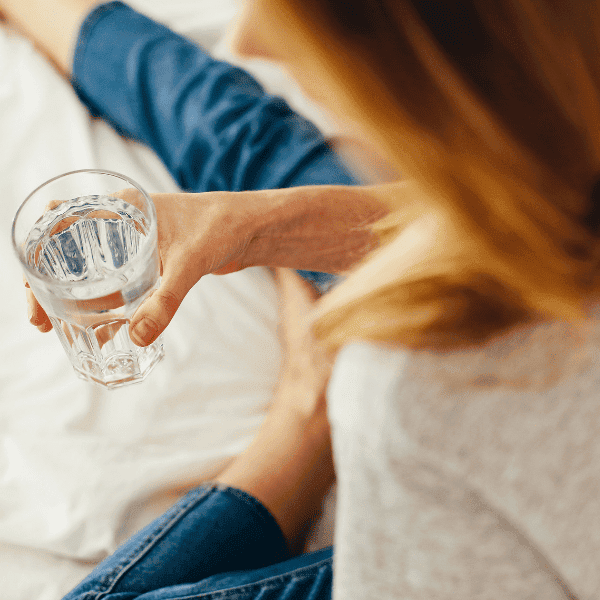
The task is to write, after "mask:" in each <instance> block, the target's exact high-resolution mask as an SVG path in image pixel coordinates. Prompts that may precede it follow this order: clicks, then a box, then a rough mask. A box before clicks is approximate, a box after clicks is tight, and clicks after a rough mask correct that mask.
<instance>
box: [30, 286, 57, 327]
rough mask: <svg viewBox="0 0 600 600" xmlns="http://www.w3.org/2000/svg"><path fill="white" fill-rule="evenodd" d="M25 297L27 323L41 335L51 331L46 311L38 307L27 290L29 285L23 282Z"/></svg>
mask: <svg viewBox="0 0 600 600" xmlns="http://www.w3.org/2000/svg"><path fill="white" fill-rule="evenodd" d="M25 295H26V297H27V316H28V318H29V322H30V323H31V324H32V325H35V327H37V328H38V329H39V330H40V331H41V332H42V333H46V332H48V331H50V330H51V329H52V323H51V322H50V319H49V318H48V315H47V314H46V311H45V310H44V309H43V308H42V307H41V306H40V303H39V302H38V301H37V300H36V298H35V296H34V295H33V292H32V291H31V289H30V288H29V284H28V283H27V281H25Z"/></svg>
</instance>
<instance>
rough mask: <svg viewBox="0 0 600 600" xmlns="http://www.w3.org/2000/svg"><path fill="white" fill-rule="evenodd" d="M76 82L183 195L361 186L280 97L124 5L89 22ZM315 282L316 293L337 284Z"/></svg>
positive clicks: (100, 11)
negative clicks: (152, 158) (154, 159)
mask: <svg viewBox="0 0 600 600" xmlns="http://www.w3.org/2000/svg"><path fill="white" fill-rule="evenodd" d="M72 82H73V85H74V88H75V90H76V91H77V93H78V95H79V97H80V99H81V100H82V101H83V102H84V103H85V104H86V105H87V107H88V108H89V109H90V111H91V112H92V114H94V115H95V116H100V117H102V118H104V119H105V120H107V121H108V122H109V123H111V124H112V125H113V126H114V127H115V128H116V129H117V131H119V132H120V133H121V134H123V135H125V136H127V137H130V138H133V139H136V140H138V141H140V142H142V143H144V144H146V145H148V146H149V147H151V148H152V149H153V150H154V151H155V152H156V153H157V155H158V156H159V157H160V159H161V160H162V161H163V163H164V164H165V165H166V167H167V169H168V170H169V171H170V173H171V175H172V176H173V177H174V179H175V180H176V181H177V183H178V184H179V186H180V187H181V188H182V189H183V190H187V191H193V192H205V191H213V190H228V191H240V190H257V189H273V188H281V187H294V186H300V185H319V184H338V185H353V184H355V183H356V182H355V181H354V179H353V178H352V176H351V175H350V174H349V172H348V171H347V169H346V168H345V167H344V166H343V165H342V164H341V162H340V161H339V160H338V158H337V157H336V155H335V154H334V153H333V152H332V151H331V150H330V149H329V147H328V145H327V143H326V141H325V139H324V138H323V136H322V135H321V133H320V132H319V130H318V129H317V128H316V127H315V126H314V125H312V124H311V123H310V122H309V121H307V120H306V119H304V118H302V117H300V116H299V115H297V114H296V113H294V112H293V111H292V110H291V109H290V108H289V106H288V105H287V104H286V103H285V102H284V101H283V100H282V99H281V98H278V97H275V96H271V95H269V94H267V93H265V91H264V90H263V88H262V87H261V86H260V84H259V83H258V82H257V81H256V80H255V79H253V78H252V77H251V76H250V75H249V74H248V73H246V72H245V71H244V70H242V69H239V68H237V67H234V66H232V65H230V64H228V63H225V62H222V61H218V60H215V59H213V58H212V57H211V56H209V55H208V54H207V53H206V52H205V51H204V50H202V48H200V47H199V46H198V45H196V44H194V43H192V42H190V41H189V40H187V39H185V38H184V37H182V36H180V35H177V34H175V33H174V32H172V31H171V30H169V29H168V28H166V27H164V26H162V25H160V24H158V23H155V22H154V21H152V20H151V19H148V18H147V17H145V16H143V15H141V14H139V13H137V12H135V11H134V10H132V9H131V8H129V7H128V6H126V5H125V4H123V3H121V2H110V3H108V4H103V5H100V6H99V7H97V8H96V9H94V10H93V11H92V12H91V13H90V14H89V15H88V17H87V18H86V19H85V21H84V23H83V25H82V27H81V30H80V33H79V38H78V42H77V46H76V50H75V57H74V63H73V75H72ZM308 273H309V272H301V274H302V275H303V276H304V277H305V278H307V279H309V280H312V281H313V282H315V283H316V284H317V285H319V283H320V282H322V283H324V284H325V286H326V287H327V282H330V280H331V279H332V276H320V275H318V276H314V277H313V276H311V275H309V274H308ZM325 280H327V281H325ZM321 291H324V290H321Z"/></svg>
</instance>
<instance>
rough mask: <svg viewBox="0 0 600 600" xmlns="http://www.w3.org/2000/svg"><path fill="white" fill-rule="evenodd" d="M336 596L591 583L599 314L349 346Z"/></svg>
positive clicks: (599, 587) (340, 414)
mask: <svg viewBox="0 0 600 600" xmlns="http://www.w3.org/2000/svg"><path fill="white" fill-rule="evenodd" d="M328 399H329V413H330V420H331V424H332V431H333V441H334V453H335V461H336V469H337V472H338V489H337V494H338V505H337V510H336V531H335V544H336V552H335V563H334V564H335V576H334V598H335V600H349V599H353V600H354V599H356V600H369V599H373V600H387V599H394V600H400V599H401V600H413V599H423V600H437V599H448V600H450V599H451V600H471V599H477V600H484V599H485V600H521V599H528V600H529V599H536V600H538V599H539V600H554V599H557V598H561V599H564V598H578V599H580V600H584V599H590V600H592V599H598V598H600V314H598V313H596V314H595V315H591V316H590V318H589V320H588V321H587V322H586V323H585V324H584V326H583V327H582V328H581V329H580V330H575V329H573V328H571V327H569V326H567V325H565V324H561V323H549V324H543V325H538V326H535V327H528V328H525V329H521V330H518V331H514V332H512V333H511V334H508V335H504V336H501V337H499V338H496V339H495V340H493V341H492V342H490V343H488V344H486V345H485V346H482V347H480V348H479V349H477V350H471V351H460V352H451V353H446V354H435V353H431V352H407V351H399V350H395V349H386V348H385V347H383V346H376V345H373V344H367V343H355V344H351V345H349V346H347V347H345V348H344V349H343V350H342V351H341V353H340V354H339V356H338V359H337V362H336V365H335V368H334V373H333V377H332V380H331V383H330V387H329V394H328Z"/></svg>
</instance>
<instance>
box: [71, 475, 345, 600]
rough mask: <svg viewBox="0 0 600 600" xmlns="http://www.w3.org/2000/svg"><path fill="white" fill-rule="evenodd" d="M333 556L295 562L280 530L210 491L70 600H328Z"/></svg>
mask: <svg viewBox="0 0 600 600" xmlns="http://www.w3.org/2000/svg"><path fill="white" fill-rule="evenodd" d="M332 554H333V552H332V548H326V549H324V550H319V551H317V552H312V553H310V554H303V555H301V556H298V557H295V558H290V555H289V552H288V549H287V546H286V542H285V539H284V537H283V534H282V533H281V530H280V529H279V526H278V525H277V522H276V521H275V519H274V518H273V517H272V516H271V514H270V513H269V512H268V510H267V509H266V508H265V507H264V506H263V505H262V504H261V503H260V502H258V500H256V499H255V498H253V497H252V496H250V495H248V494H246V493H245V492H242V491H240V490H237V489H234V488H230V487H225V486H219V485H203V486H200V487H198V488H196V489H194V490H192V491H191V492H189V493H188V494H187V495H186V496H184V497H183V498H182V499H181V500H180V501H179V502H178V503H177V504H175V505H174V506H173V507H172V508H171V509H169V510H168V511H167V512H166V513H164V514H163V515H162V516H161V517H159V518H158V519H156V520H155V521H154V522H152V523H151V524H150V525H148V526H147V527H145V528H144V529H142V530H141V531H140V532H138V533H137V534H136V535H134V536H133V537H132V538H130V539H129V540H128V541H127V542H125V544H123V545H122V546H121V547H120V548H119V549H118V550H117V551H116V552H115V553H114V554H113V555H112V556H110V557H109V558H107V559H106V560H104V561H103V562H102V563H101V564H100V565H98V567H96V569H94V571H93V572H92V573H91V574H90V575H89V576H88V577H86V578H85V579H84V580H83V581H82V582H81V583H80V584H79V585H78V586H77V587H76V588H75V589H74V590H73V591H72V592H70V593H69V594H67V595H66V596H65V598H64V600H132V599H134V598H135V599H136V600H179V599H181V600H183V599H184V598H185V600H193V599H199V598H202V599H204V600H208V599H217V598H219V599H225V598H226V599H227V600H250V599H256V600H258V599H260V600H283V599H286V600H291V599H293V600H309V599H310V600H326V599H330V598H331V587H332Z"/></svg>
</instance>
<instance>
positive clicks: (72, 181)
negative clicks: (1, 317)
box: [12, 169, 164, 388]
mask: <svg viewBox="0 0 600 600" xmlns="http://www.w3.org/2000/svg"><path fill="white" fill-rule="evenodd" d="M12 240H13V246H14V249H15V251H16V253H17V256H18V258H19V260H20V262H21V265H22V267H23V270H24V271H25V275H26V278H27V281H28V283H29V286H30V287H31V290H32V291H33V293H34V294H35V297H36V298H37V300H38V302H39V303H40V305H41V306H42V308H43V309H44V310H45V311H46V314H47V315H48V317H49V318H50V321H51V322H52V325H53V326H54V330H55V331H56V333H57V334H58V337H59V339H60V341H61V343H62V345H63V347H64V349H65V351H66V353H67V356H68V357H69V359H70V361H71V364H72V365H73V368H74V369H75V371H76V372H77V374H78V375H79V376H80V377H82V378H83V379H86V380H88V381H92V382H95V383H97V384H99V385H102V386H104V387H106V388H116V387H120V386H123V385H127V384H130V383H135V382H138V381H141V380H143V379H144V378H145V377H146V376H147V375H148V374H149V373H150V371H151V370H152V369H153V367H154V366H155V365H156V364H157V363H158V362H159V361H160V360H161V358H162V357H163V355H164V350H163V340H162V336H161V337H159V338H158V339H157V340H156V341H155V342H154V343H153V344H151V345H150V346H147V347H145V348H140V347H138V346H136V345H135V344H134V343H133V342H132V341H131V339H130V337H129V321H130V319H131V317H132V316H133V314H134V312H135V311H136V309H137V308H138V306H140V304H141V303H142V302H143V301H144V300H145V299H146V298H147V297H148V296H149V295H150V294H151V293H152V291H153V290H155V289H156V287H157V286H158V282H159V276H160V263H159V255H158V246H157V230H156V211H155V209H154V205H153V204H152V200H151V199H150V197H149V196H148V195H147V194H146V192H144V190H143V189H142V188H141V187H140V186H139V185H138V184H136V183H135V182H134V181H132V180H131V179H129V178H128V177H126V176H125V175H120V174H119V173H113V172H111V171H100V170H87V169H86V170H81V171H73V172H70V173H65V174H63V175H59V176H58V177H55V178H53V179H51V180H49V181H47V182H46V183H44V184H42V185H41V186H40V187H38V188H37V189H36V190H35V191H33V192H32V193H31V194H30V195H29V196H28V197H27V198H26V199H25V201H24V202H23V204H22V205H21V207H20V208H19V210H18V212H17V214H16V216H15V219H14V222H13V228H12Z"/></svg>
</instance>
